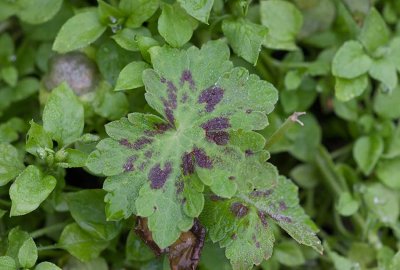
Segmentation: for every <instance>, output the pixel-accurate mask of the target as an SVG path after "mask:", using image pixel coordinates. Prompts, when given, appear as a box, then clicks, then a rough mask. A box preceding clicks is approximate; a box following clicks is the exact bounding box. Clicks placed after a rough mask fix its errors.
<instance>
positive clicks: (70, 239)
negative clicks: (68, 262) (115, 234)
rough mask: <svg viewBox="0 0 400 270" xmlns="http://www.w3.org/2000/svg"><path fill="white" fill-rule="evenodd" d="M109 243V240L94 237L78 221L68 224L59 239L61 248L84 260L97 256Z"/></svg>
mask: <svg viewBox="0 0 400 270" xmlns="http://www.w3.org/2000/svg"><path fill="white" fill-rule="evenodd" d="M108 243H109V242H108V241H105V240H102V239H99V238H96V237H93V235H91V234H89V233H87V232H85V231H84V230H83V229H81V228H80V227H79V226H78V224H76V223H72V224H69V225H67V226H66V227H65V229H64V230H63V232H62V233H61V236H60V240H59V245H60V247H61V248H63V249H65V250H67V251H68V252H69V253H71V254H72V255H73V256H75V257H76V258H78V259H80V260H82V261H89V260H91V259H94V258H97V257H98V256H99V254H100V253H101V252H102V251H103V250H104V249H105V248H106V247H107V246H108Z"/></svg>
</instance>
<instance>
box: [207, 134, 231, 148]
mask: <svg viewBox="0 0 400 270" xmlns="http://www.w3.org/2000/svg"><path fill="white" fill-rule="evenodd" d="M206 138H207V140H208V141H210V142H214V143H215V144H217V145H226V144H227V143H228V142H229V133H228V132H226V131H206Z"/></svg>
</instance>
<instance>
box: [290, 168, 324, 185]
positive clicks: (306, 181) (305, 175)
mask: <svg viewBox="0 0 400 270" xmlns="http://www.w3.org/2000/svg"><path fill="white" fill-rule="evenodd" d="M290 177H291V178H293V180H294V181H296V184H298V185H299V186H300V187H302V188H314V187H315V186H316V185H317V184H318V182H319V179H320V176H319V174H318V170H317V168H315V166H313V165H310V164H300V165H298V166H296V167H294V169H293V170H291V171H290Z"/></svg>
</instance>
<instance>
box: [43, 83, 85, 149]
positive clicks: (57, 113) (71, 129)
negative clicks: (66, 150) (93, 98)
mask: <svg viewBox="0 0 400 270" xmlns="http://www.w3.org/2000/svg"><path fill="white" fill-rule="evenodd" d="M83 117H84V115H83V105H82V104H81V102H80V101H79V99H78V98H77V96H76V95H75V94H74V92H73V91H72V90H71V89H70V88H69V87H68V85H67V84H66V83H63V84H61V85H60V86H58V87H57V88H56V89H54V90H53V91H52V93H51V95H50V97H49V99H48V101H47V104H46V106H45V107H44V111H43V128H44V130H45V131H46V132H47V133H48V134H50V135H51V137H52V139H54V140H55V141H57V142H58V143H59V144H60V145H68V144H70V143H72V142H74V141H76V140H77V139H78V138H79V137H80V136H81V134H82V131H83V125H84V119H83Z"/></svg>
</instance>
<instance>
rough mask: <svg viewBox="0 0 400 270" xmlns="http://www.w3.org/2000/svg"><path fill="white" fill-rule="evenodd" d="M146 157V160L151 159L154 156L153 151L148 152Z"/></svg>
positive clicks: (145, 154)
mask: <svg viewBox="0 0 400 270" xmlns="http://www.w3.org/2000/svg"><path fill="white" fill-rule="evenodd" d="M144 156H145V157H146V158H151V157H152V156H153V151H150V150H149V151H146V153H144Z"/></svg>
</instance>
